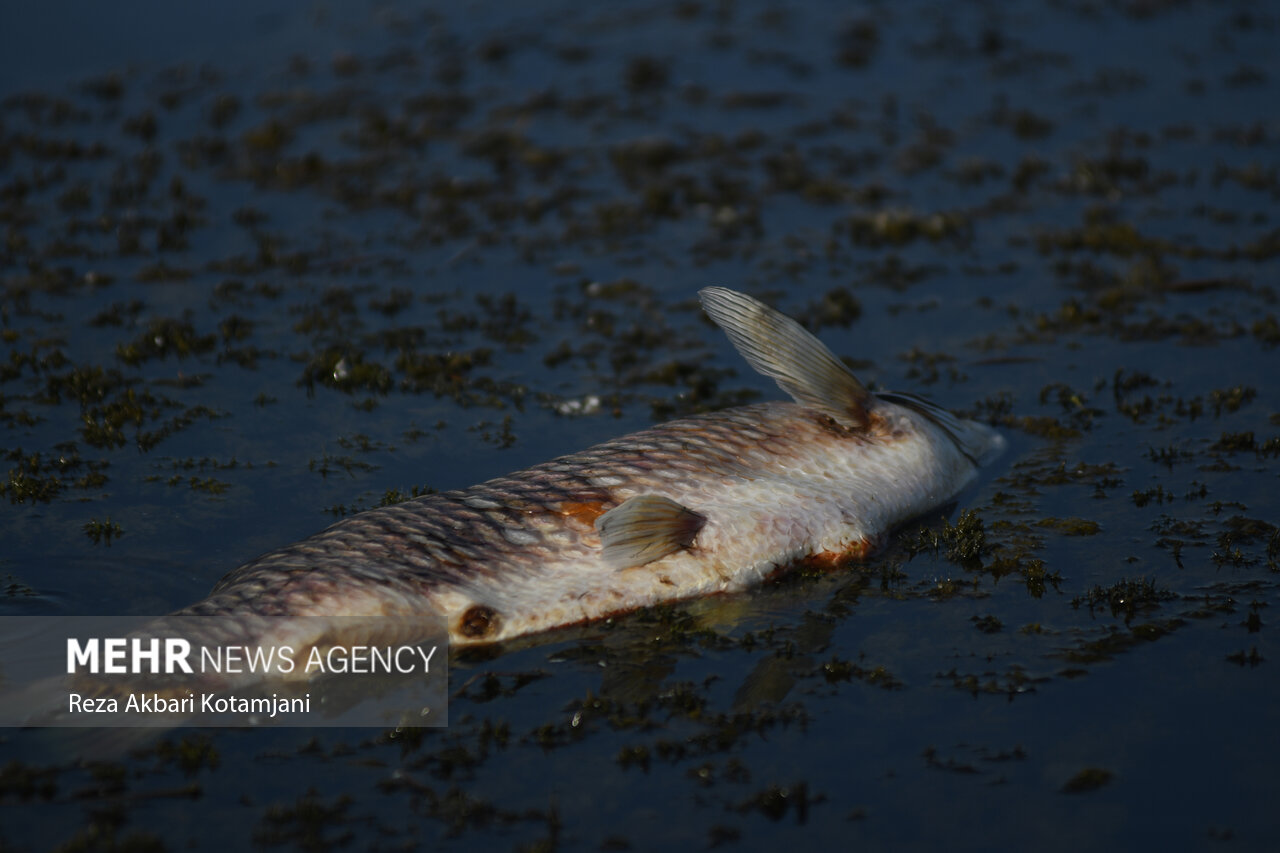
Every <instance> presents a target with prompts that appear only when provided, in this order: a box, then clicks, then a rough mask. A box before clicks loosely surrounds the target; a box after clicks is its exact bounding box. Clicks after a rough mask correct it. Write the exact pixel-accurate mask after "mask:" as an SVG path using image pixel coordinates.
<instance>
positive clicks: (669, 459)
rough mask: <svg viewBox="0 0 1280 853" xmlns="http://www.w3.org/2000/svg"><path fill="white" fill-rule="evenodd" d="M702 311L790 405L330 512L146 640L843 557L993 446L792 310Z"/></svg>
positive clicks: (618, 605) (315, 641) (727, 415)
mask: <svg viewBox="0 0 1280 853" xmlns="http://www.w3.org/2000/svg"><path fill="white" fill-rule="evenodd" d="M701 295H702V299H703V303H704V306H705V307H706V309H707V311H708V313H709V314H710V315H711V317H712V319H714V320H715V321H716V322H717V323H718V324H719V325H720V326H721V327H722V328H724V329H725V331H726V332H727V333H728V334H729V337H730V339H731V341H733V343H734V344H735V346H736V347H737V348H738V350H739V351H740V352H741V353H742V354H743V355H744V357H746V359H747V360H748V362H749V363H751V364H752V366H753V367H755V368H756V369H757V370H760V371H761V372H763V373H765V374H766V375H769V376H771V377H773V378H774V379H775V380H777V382H778V384H779V386H781V387H782V388H783V389H784V390H786V391H787V392H788V393H789V394H790V395H791V396H792V398H793V401H792V402H781V401H778V402H765V403H759V404H755V405H748V406H742V407H738V408H732V409H727V410H723V411H719V412H713V413H710V414H702V415H695V416H692V417H686V418H681V419H678V420H674V421H670V422H668V423H664V424H661V425H658V426H654V427H651V428H649V429H645V430H641V431H639V432H636V433H632V434H630V435H627V436H624V437H622V438H617V439H614V440H612V441H607V442H605V443H603V444H599V445H597V446H595V447H592V448H589V449H587V450H584V451H581V452H578V453H573V454H570V455H567V456H562V457H559V458H557V459H553V460H551V461H549V462H546V463H543V464H540V465H536V466H534V467H532V468H528V469H525V470H523V471H519V472H517V473H514V474H510V475H508V476H505V477H499V478H497V479H494V480H489V481H488V482H485V483H481V484H479V485H476V486H472V487H470V488H467V489H460V490H455V491H449V492H443V493H439V494H433V495H428V496H424V497H419V498H416V499H413V500H409V501H405V502H403V503H400V504H397V505H394V506H389V507H383V508H379V509H374V510H369V511H366V512H363V513H360V514H358V515H355V516H352V517H351V518H348V519H344V520H342V521H339V522H338V523H336V524H334V525H333V526H331V527H329V528H328V529H327V530H324V531H322V532H320V533H318V534H316V535H314V536H311V537H309V538H307V539H304V540H301V541H299V542H296V543H294V544H292V545H289V546H286V547H284V548H281V549H280V550H277V551H273V552H271V553H269V554H266V555H264V556H262V557H259V558H258V559H256V560H253V561H252V562H250V563H247V564H245V565H244V566H241V567H240V568H238V569H236V570H234V571H233V572H231V573H230V574H228V575H227V576H226V577H225V578H223V580H222V581H220V582H219V583H218V585H217V586H216V587H215V589H214V590H213V592H212V593H211V594H210V596H209V597H208V598H206V599H205V600H203V601H201V602H198V603H196V604H194V605H191V606H190V607H187V608H185V609H183V610H180V611H177V612H176V613H173V614H170V615H169V616H167V617H163V618H162V619H159V620H157V621H156V622H154V623H152V624H151V625H150V626H148V628H147V629H146V630H145V633H148V634H152V635H156V636H162V635H165V634H172V633H181V634H184V635H187V636H194V637H195V638H197V639H198V640H199V641H201V642H204V643H206V644H215V643H219V642H236V643H244V642H245V641H246V638H247V639H249V640H250V641H252V642H255V643H257V644H259V645H263V646H266V645H282V644H288V645H292V646H293V647H294V648H307V647H322V646H330V645H336V644H339V643H353V642H364V643H382V642H398V641H411V640H416V639H421V638H423V637H424V636H427V635H429V634H433V633H434V634H439V633H441V632H447V633H448V636H449V639H450V641H451V643H453V644H455V645H467V644H475V643H492V642H498V641H502V640H507V639H510V638H513V637H517V636H520V635H524V634H529V633H533V632H537V631H542V630H545V629H549V628H554V627H557V626H563V625H571V624H575V623H581V622H585V621H589V620H593V619H599V618H602V617H605V616H609V615H611V614H617V613H622V612H626V611H629V610H634V609H636V608H639V607H644V606H647V605H652V604H656V603H659V602H663V601H671V600H677V599H686V598H691V597H696V596H702V595H709V594H713V593H725V592H735V591H739V590H744V589H747V588H749V587H751V586H753V585H756V584H758V583H760V582H761V581H762V580H764V579H766V578H769V577H770V576H773V575H776V574H778V573H781V572H783V571H785V570H786V569H787V568H788V567H790V566H793V565H795V564H797V563H798V562H800V561H803V560H806V559H809V560H817V561H832V560H837V559H842V558H846V557H850V558H861V557H865V556H867V555H869V554H871V553H872V552H874V551H875V550H876V549H877V548H878V547H879V546H880V544H881V543H882V542H883V541H884V539H885V537H886V535H887V534H888V532H889V531H890V530H891V529H892V528H893V527H894V526H895V525H898V524H900V523H902V522H904V521H907V520H908V519H910V518H912V517H914V516H917V515H920V514H921V513H924V512H927V511H928V510H930V509H932V508H934V507H937V506H939V505H941V504H943V503H945V502H947V501H948V500H950V499H951V498H952V497H954V496H955V495H956V493H957V492H959V491H960V490H961V489H962V488H963V487H964V486H965V485H966V484H967V483H969V482H970V481H971V480H972V479H973V477H974V476H975V474H976V472H977V470H978V468H979V466H980V465H981V464H982V463H983V462H985V461H986V460H988V459H989V458H991V457H992V456H993V455H994V454H995V453H997V452H998V451H999V450H1000V448H1001V446H1002V444H1003V440H1002V439H1001V438H1000V436H999V435H998V434H996V433H995V432H994V431H992V430H990V429H989V428H988V427H986V426H983V425H981V424H977V423H974V422H972V421H966V420H961V419H959V418H956V417H955V416H953V415H950V414H949V413H947V412H944V411H943V410H941V409H938V408H936V407H934V406H932V405H931V404H929V403H927V402H925V401H923V400H920V399H918V398H915V397H912V396H909V395H903V394H887V393H886V394H879V395H876V394H872V393H870V392H868V391H867V390H866V389H865V388H863V387H862V385H861V383H859V382H858V380H857V379H856V378H855V377H854V376H853V375H852V373H850V372H849V371H848V369H847V368H846V367H845V366H844V364H843V363H842V362H840V361H839V360H838V359H836V358H835V356H833V355H832V354H831V353H830V352H829V351H828V350H827V349H826V347H825V346H823V345H822V344H821V343H820V342H819V341H818V340H817V339H816V338H814V337H813V336H812V335H810V334H809V333H808V332H807V331H805V330H804V329H803V328H801V327H800V326H799V325H798V324H796V323H795V322H794V321H793V320H790V319H789V318H786V317H785V316H783V315H781V314H779V313H777V312H776V311H773V309H771V308H768V307H767V306H765V305H763V304H761V303H759V302H757V301H755V300H754V299H751V298H750V297H747V296H744V295H742V294H739V293H735V292H733V291H729V290H725V289H722V288H709V289H707V290H704V291H703V292H702V294H701Z"/></svg>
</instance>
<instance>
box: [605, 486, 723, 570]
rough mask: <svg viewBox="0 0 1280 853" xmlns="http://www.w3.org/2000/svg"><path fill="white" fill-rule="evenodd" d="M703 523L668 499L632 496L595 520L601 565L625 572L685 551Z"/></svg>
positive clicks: (694, 514) (702, 518) (693, 513)
mask: <svg viewBox="0 0 1280 853" xmlns="http://www.w3.org/2000/svg"><path fill="white" fill-rule="evenodd" d="M706 522H707V519H706V518H705V517H704V516H701V515H699V514H698V513H696V512H694V511H693V510H691V509H688V508H686V507H683V506H681V505H680V504H678V503H676V502H675V501H673V500H671V499H670V498H664V497H661V496H659V495H636V496H635V497H633V498H627V499H626V500H625V501H623V502H622V503H620V504H618V505H617V506H615V507H614V508H613V509H611V510H609V511H608V512H606V513H605V514H604V515H602V516H600V517H599V518H597V519H596V524H595V526H596V530H597V531H598V532H599V534H600V543H601V544H602V545H603V546H604V560H605V563H607V564H608V565H609V566H610V567H611V568H614V569H627V568H632V567H634V566H643V565H646V564H647V563H652V562H653V561H654V560H661V559H662V558H663V557H665V556H667V555H668V554H674V553H675V552H676V551H679V550H681V549H682V548H688V547H689V546H690V545H692V544H693V539H694V537H695V536H697V535H698V531H699V530H701V529H702V525H704V524H706Z"/></svg>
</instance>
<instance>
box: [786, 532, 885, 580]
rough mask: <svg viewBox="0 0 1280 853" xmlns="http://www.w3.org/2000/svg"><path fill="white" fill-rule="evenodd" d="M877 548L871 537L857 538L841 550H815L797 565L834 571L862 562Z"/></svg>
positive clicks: (808, 568)
mask: <svg viewBox="0 0 1280 853" xmlns="http://www.w3.org/2000/svg"><path fill="white" fill-rule="evenodd" d="M875 550H876V543H875V542H873V541H872V540H870V539H857V540H854V541H853V542H850V543H848V544H847V545H844V546H843V547H842V548H840V550H831V551H815V552H814V553H812V554H810V555H808V556H807V557H802V558H800V560H799V561H798V563H797V565H798V566H799V568H801V569H806V570H809V571H817V572H833V571H836V570H837V569H842V568H844V567H845V566H847V565H849V564H850V563H861V562H864V561H865V560H866V559H867V558H868V557H870V556H871V555H872V554H873V553H875Z"/></svg>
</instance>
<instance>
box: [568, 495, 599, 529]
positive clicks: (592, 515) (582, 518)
mask: <svg viewBox="0 0 1280 853" xmlns="http://www.w3.org/2000/svg"><path fill="white" fill-rule="evenodd" d="M608 510H609V506H608V505H607V504H606V503H605V502H604V501H565V502H564V503H562V504H560V509H559V510H558V511H559V513H560V515H562V516H564V517H565V518H567V519H572V520H573V521H576V522H580V523H581V524H583V525H584V526H586V527H588V528H591V527H594V526H595V523H596V519H597V518H599V517H600V516H602V515H604V514H605V513H606V512H608Z"/></svg>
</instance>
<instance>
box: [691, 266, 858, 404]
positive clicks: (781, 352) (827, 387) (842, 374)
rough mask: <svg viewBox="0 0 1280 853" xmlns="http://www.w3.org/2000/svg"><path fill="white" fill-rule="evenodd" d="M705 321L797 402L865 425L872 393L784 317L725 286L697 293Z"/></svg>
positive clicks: (797, 324)
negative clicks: (708, 319)
mask: <svg viewBox="0 0 1280 853" xmlns="http://www.w3.org/2000/svg"><path fill="white" fill-rule="evenodd" d="M698 297H699V298H700V299H701V300H702V308H703V310H704V311H706V312H707V316H708V317H710V318H711V319H712V320H714V321H715V322H716V325H718V326H719V327H720V328H721V329H724V332H725V334H726V335H728V336H729V340H730V342H732V343H733V346H734V348H735V349H737V350H738V352H739V353H740V354H741V355H742V357H743V358H745V359H746V360H747V363H748V364H750V365H751V366H752V367H753V368H754V369H755V370H756V371H758V372H759V373H763V374H764V375H765V376H768V377H769V378H771V379H773V380H774V381H775V382H777V383H778V387H779V388H781V389H782V390H783V391H786V392H787V393H788V394H790V395H791V397H792V399H794V400H795V401H796V402H797V403H799V404H800V405H802V406H805V407H807V408H810V409H816V410H818V411H821V412H824V413H826V414H828V415H831V417H833V418H835V419H836V421H837V422H838V423H840V424H843V425H844V426H847V427H853V428H855V429H862V428H864V427H866V425H867V408H868V407H869V406H871V405H873V404H874V398H873V397H872V396H871V393H870V392H869V391H867V389H866V388H865V387H863V385H862V383H861V382H859V381H858V378H857V377H856V376H854V375H853V373H852V372H850V370H849V368H848V367H845V365H844V362H842V361H841V360H840V359H838V358H836V357H835V356H834V355H833V354H832V353H831V350H829V349H827V348H826V346H825V345H824V344H823V343H822V341H820V340H818V339H817V338H815V337H814V336H813V335H812V334H810V333H809V332H808V331H806V330H805V328H804V327H803V326H801V325H800V324H799V323H797V322H796V321H795V320H792V319H791V318H790V317H788V316H786V315H785V314H781V313H779V312H777V311H775V310H774V309H772V308H770V307H769V306H768V305H765V304H764V303H763V302H760V301H758V300H755V299H752V298H751V297H750V296H747V295H746V294H743V293H738V292H737V291H735V290H729V289H728V288H725V287H707V288H703V289H702V290H700V291H698Z"/></svg>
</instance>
